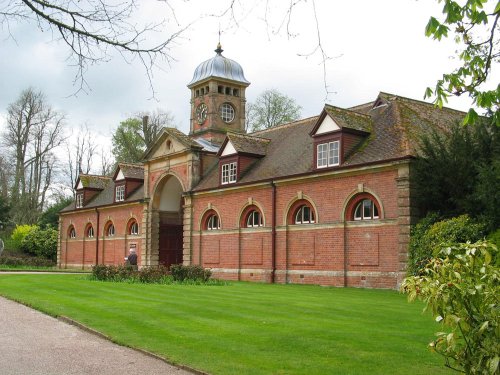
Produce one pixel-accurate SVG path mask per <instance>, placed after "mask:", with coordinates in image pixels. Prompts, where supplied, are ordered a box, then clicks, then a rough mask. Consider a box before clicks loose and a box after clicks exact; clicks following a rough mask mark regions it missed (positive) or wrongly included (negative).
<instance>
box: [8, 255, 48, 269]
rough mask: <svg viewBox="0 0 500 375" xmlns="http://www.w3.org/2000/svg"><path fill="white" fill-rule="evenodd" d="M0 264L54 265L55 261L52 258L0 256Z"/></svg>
mask: <svg viewBox="0 0 500 375" xmlns="http://www.w3.org/2000/svg"><path fill="white" fill-rule="evenodd" d="M0 264H3V265H6V266H12V267H21V266H25V267H54V266H55V265H56V263H55V262H54V261H53V260H50V259H47V258H40V257H26V256H24V257H14V256H5V255H2V256H0Z"/></svg>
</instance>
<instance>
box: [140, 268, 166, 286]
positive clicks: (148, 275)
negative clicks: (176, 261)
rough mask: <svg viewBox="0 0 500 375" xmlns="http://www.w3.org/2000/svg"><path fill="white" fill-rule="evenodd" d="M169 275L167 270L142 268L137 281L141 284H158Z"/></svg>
mask: <svg viewBox="0 0 500 375" xmlns="http://www.w3.org/2000/svg"><path fill="white" fill-rule="evenodd" d="M168 275H169V272H168V268H167V267H165V266H159V267H144V268H142V269H141V270H140V271H139V281H140V282H141V283H160V282H162V281H163V280H164V279H165V278H166V277H167V276H168Z"/></svg>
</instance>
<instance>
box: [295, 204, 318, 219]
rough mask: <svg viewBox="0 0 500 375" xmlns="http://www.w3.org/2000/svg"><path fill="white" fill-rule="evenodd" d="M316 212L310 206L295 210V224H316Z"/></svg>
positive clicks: (302, 206) (306, 205) (299, 207)
mask: <svg viewBox="0 0 500 375" xmlns="http://www.w3.org/2000/svg"><path fill="white" fill-rule="evenodd" d="M315 219H316V218H315V217H314V210H313V209H312V208H311V207H310V206H309V205H308V204H301V205H300V206H298V207H297V208H296V210H295V215H294V223H295V224H313V223H315V222H316V220H315Z"/></svg>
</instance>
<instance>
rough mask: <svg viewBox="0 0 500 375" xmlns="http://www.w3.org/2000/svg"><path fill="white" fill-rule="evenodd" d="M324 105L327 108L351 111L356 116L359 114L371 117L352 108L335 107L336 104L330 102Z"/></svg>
mask: <svg viewBox="0 0 500 375" xmlns="http://www.w3.org/2000/svg"><path fill="white" fill-rule="evenodd" d="M325 107H329V108H332V109H334V110H340V111H347V112H349V113H352V114H354V115H356V116H361V117H366V118H369V119H371V116H370V115H367V114H364V113H359V112H356V111H353V110H352V109H348V108H341V107H337V106H335V105H331V104H325Z"/></svg>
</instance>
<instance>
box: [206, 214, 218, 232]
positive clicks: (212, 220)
mask: <svg viewBox="0 0 500 375" xmlns="http://www.w3.org/2000/svg"><path fill="white" fill-rule="evenodd" d="M218 229H220V220H219V217H218V216H217V215H216V214H212V215H210V216H209V217H208V219H207V230H218Z"/></svg>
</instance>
